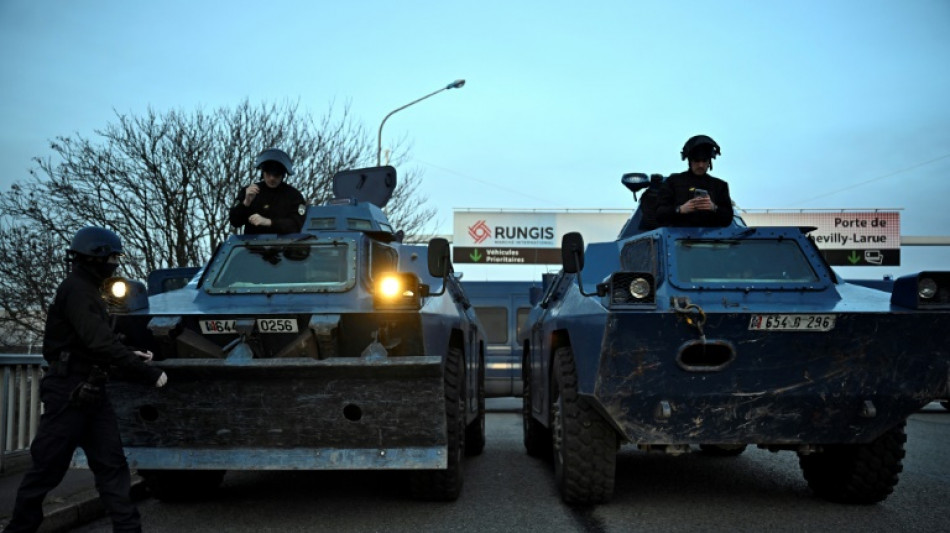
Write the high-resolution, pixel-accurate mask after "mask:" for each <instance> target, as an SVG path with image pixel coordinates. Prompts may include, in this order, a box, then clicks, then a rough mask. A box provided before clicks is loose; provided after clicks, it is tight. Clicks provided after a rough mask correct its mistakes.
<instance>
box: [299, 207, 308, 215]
mask: <svg viewBox="0 0 950 533" xmlns="http://www.w3.org/2000/svg"><path fill="white" fill-rule="evenodd" d="M306 212H307V205H306V204H300V205H298V206H297V214H298V215H300V216H303V214H304V213H306Z"/></svg>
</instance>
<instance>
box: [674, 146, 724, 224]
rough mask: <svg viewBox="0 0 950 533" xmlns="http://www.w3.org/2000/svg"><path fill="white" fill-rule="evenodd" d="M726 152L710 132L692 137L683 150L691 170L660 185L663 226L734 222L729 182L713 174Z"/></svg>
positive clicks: (683, 155) (681, 155)
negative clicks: (712, 171) (716, 160)
mask: <svg viewBox="0 0 950 533" xmlns="http://www.w3.org/2000/svg"><path fill="white" fill-rule="evenodd" d="M721 153H722V152H721V150H720V148H719V145H718V144H717V143H716V141H714V140H712V138H711V137H709V136H706V135H696V136H693V137H690V138H689V140H687V141H686V144H684V145H683V150H682V151H681V152H680V157H682V159H688V160H689V170H687V171H686V172H680V173H678V174H672V175H670V177H668V178H667V179H666V180H664V181H663V184H662V185H661V186H660V190H659V194H658V197H657V208H656V218H657V222H659V224H660V225H661V226H718V227H722V226H728V225H729V224H731V223H732V216H733V213H732V198H731V197H730V196H729V185H728V184H727V183H726V182H725V181H723V180H721V179H719V178H714V177H713V176H711V175H709V171H710V170H712V160H713V159H714V158H715V157H716V156H717V155H720V154H721Z"/></svg>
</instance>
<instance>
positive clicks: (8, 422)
mask: <svg viewBox="0 0 950 533" xmlns="http://www.w3.org/2000/svg"><path fill="white" fill-rule="evenodd" d="M43 363H44V361H43V357H42V356H41V355H6V354H0V372H2V376H0V385H2V387H0V472H2V471H3V469H4V460H5V459H6V458H7V457H8V456H9V455H11V454H14V453H22V452H24V451H26V450H28V449H29V447H30V442H32V441H33V437H35V436H36V428H37V426H38V425H39V422H40V415H41V414H42V409H43V404H42V402H41V401H40V379H41V378H42V377H43V370H42V368H41V365H42V364H43Z"/></svg>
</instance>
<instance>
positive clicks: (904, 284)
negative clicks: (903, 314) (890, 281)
mask: <svg viewBox="0 0 950 533" xmlns="http://www.w3.org/2000/svg"><path fill="white" fill-rule="evenodd" d="M891 303H892V304H894V305H899V306H901V307H906V308H908V309H950V272H944V271H935V270H929V271H926V272H921V273H919V274H910V275H907V276H901V277H899V278H897V279H896V280H894V287H893V288H892V289H891Z"/></svg>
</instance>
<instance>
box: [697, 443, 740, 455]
mask: <svg viewBox="0 0 950 533" xmlns="http://www.w3.org/2000/svg"><path fill="white" fill-rule="evenodd" d="M699 449H700V450H702V451H703V453H704V454H706V455H711V456H713V457H735V456H737V455H742V452H744V451H745V449H746V445H745V444H700V445H699Z"/></svg>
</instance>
